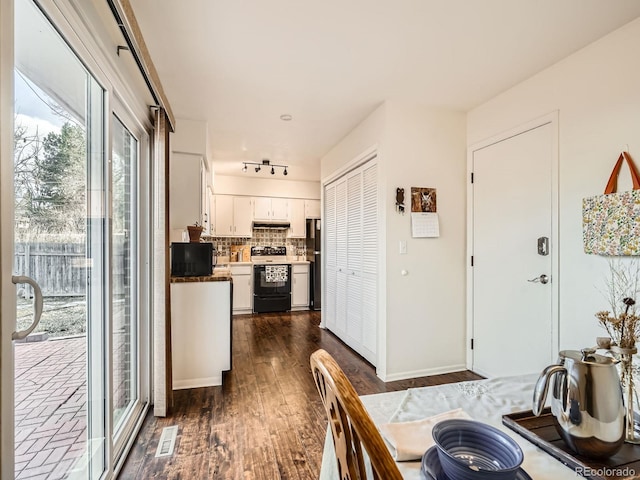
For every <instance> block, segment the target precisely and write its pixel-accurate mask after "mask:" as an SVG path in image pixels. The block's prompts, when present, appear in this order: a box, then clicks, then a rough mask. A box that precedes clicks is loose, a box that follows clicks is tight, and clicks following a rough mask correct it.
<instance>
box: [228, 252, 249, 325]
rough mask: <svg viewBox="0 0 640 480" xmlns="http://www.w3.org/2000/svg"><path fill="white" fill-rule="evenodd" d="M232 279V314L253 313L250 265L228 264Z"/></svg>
mask: <svg viewBox="0 0 640 480" xmlns="http://www.w3.org/2000/svg"><path fill="white" fill-rule="evenodd" d="M229 269H230V270H231V278H232V279H233V313H251V312H252V311H253V284H252V283H251V282H252V278H253V277H252V271H253V266H252V265H234V264H230V265H229Z"/></svg>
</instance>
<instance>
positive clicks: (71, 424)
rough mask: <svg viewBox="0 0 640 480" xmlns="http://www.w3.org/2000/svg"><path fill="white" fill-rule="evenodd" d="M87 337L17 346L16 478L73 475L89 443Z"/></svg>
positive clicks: (40, 479)
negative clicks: (70, 472) (74, 468)
mask: <svg viewBox="0 0 640 480" xmlns="http://www.w3.org/2000/svg"><path fill="white" fill-rule="evenodd" d="M86 365H87V363H86V337H84V336H82V337H75V338H65V339H56V340H47V341H44V342H28V343H17V344H16V345H15V390H16V395H15V448H16V452H15V455H16V456H15V472H16V475H15V478H16V479H19V480H22V479H37V480H56V479H62V478H67V476H68V473H69V471H70V470H73V465H74V464H75V463H76V462H77V461H78V460H79V459H80V458H81V457H82V455H83V453H84V451H85V445H86V442H87V428H86V425H87V407H86V405H87V388H86V387H87V383H86V378H87V375H86V368H87V366H86Z"/></svg>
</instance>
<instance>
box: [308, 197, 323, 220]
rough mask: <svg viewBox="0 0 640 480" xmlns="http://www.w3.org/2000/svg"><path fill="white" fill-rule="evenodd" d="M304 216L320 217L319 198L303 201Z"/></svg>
mask: <svg viewBox="0 0 640 480" xmlns="http://www.w3.org/2000/svg"><path fill="white" fill-rule="evenodd" d="M304 218H321V215H320V200H305V201H304Z"/></svg>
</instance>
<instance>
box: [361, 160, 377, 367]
mask: <svg viewBox="0 0 640 480" xmlns="http://www.w3.org/2000/svg"><path fill="white" fill-rule="evenodd" d="M377 184H378V167H377V165H376V164H375V163H374V164H371V165H369V164H367V165H365V168H364V171H363V172H362V323H363V325H362V344H363V347H364V350H365V352H366V353H363V356H364V357H365V358H367V359H368V360H369V361H371V362H374V361H375V359H376V356H377V352H378V255H379V249H378V185H377ZM369 356H371V358H373V360H371V359H370V358H369Z"/></svg>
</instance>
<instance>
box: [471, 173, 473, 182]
mask: <svg viewBox="0 0 640 480" xmlns="http://www.w3.org/2000/svg"><path fill="white" fill-rule="evenodd" d="M471 183H473V172H471Z"/></svg>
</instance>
